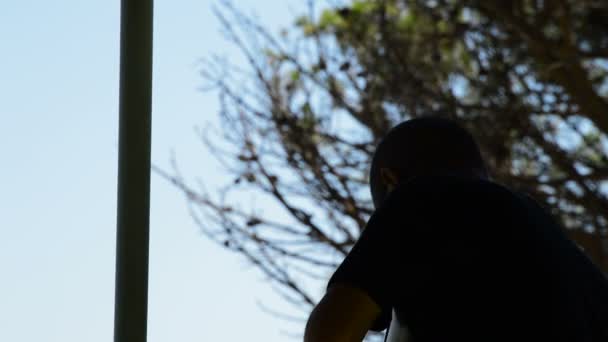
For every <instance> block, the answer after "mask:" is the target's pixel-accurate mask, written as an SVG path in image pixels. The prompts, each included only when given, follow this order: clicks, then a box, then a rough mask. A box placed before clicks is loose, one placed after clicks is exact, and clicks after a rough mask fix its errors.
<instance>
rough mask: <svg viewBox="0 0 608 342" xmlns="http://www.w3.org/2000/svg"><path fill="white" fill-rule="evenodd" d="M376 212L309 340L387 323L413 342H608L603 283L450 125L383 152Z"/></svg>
mask: <svg viewBox="0 0 608 342" xmlns="http://www.w3.org/2000/svg"><path fill="white" fill-rule="evenodd" d="M370 186H371V193H372V198H373V201H374V205H375V207H376V211H375V212H374V214H373V215H372V216H371V217H370V219H369V221H368V222H367V225H366V227H365V229H364V230H363V232H362V234H361V236H360V238H359V240H358V241H357V243H356V244H355V245H354V247H353V248H352V250H351V251H350V253H349V254H348V256H347V257H346V258H345V260H344V261H343V262H342V264H341V265H340V267H339V268H338V269H337V270H336V272H335V273H334V274H333V276H332V277H331V279H330V281H329V284H328V289H327V293H326V294H325V296H324V297H323V299H322V300H321V301H320V302H319V304H318V305H317V307H316V308H315V309H314V310H313V312H312V313H311V315H310V318H309V320H308V323H307V326H306V331H305V337H304V340H305V342H317V341H323V342H334V341H342V342H351V341H361V340H362V339H363V337H364V336H365V334H366V333H367V332H368V330H374V331H382V330H384V329H386V328H387V326H388V325H389V322H390V320H391V312H392V311H393V310H394V312H395V313H396V317H397V321H398V322H399V323H400V324H404V325H407V327H408V329H409V331H410V333H411V337H412V340H413V341H415V342H450V341H468V342H500V341H505V342H506V341H510V342H521V341H539V342H540V341H547V342H549V341H551V342H608V281H607V279H606V277H605V275H604V274H603V273H602V272H601V271H600V270H599V268H598V267H596V265H594V264H593V263H592V262H591V260H590V259H589V258H587V256H586V255H585V254H584V253H583V252H582V251H581V250H580V249H579V248H578V247H577V246H576V245H575V244H574V243H573V242H572V241H571V240H569V239H568V238H567V237H566V236H565V235H564V233H563V231H562V229H561V228H560V226H559V225H558V224H557V222H556V221H555V220H554V219H553V218H552V217H551V216H550V215H549V214H548V213H547V212H546V211H545V210H544V209H543V208H541V206H539V205H538V204H537V203H536V202H535V201H534V200H532V199H531V198H530V197H528V196H527V195H525V194H521V193H517V192H514V191H511V190H509V189H507V188H506V187H504V186H501V185H499V184H497V183H495V182H492V181H491V180H490V179H489V177H488V173H487V171H486V167H485V165H484V162H483V160H482V157H481V155H480V152H479V149H478V147H477V145H476V143H475V141H474V140H473V138H472V137H471V135H470V134H469V133H468V132H467V131H466V130H464V129H462V128H461V127H459V126H458V125H457V124H455V123H454V122H452V121H448V120H445V119H439V118H422V119H414V120H410V121H406V122H403V123H401V124H399V125H397V126H396V127H394V128H393V129H391V131H390V132H389V133H388V134H387V136H386V137H385V138H384V139H383V140H382V141H381V142H380V144H379V145H378V147H377V149H376V152H375V154H374V158H373V161H372V167H371V175H370Z"/></svg>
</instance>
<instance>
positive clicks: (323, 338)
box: [304, 284, 381, 342]
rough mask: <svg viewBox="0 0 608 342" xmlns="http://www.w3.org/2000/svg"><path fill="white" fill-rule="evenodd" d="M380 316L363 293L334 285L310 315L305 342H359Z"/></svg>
mask: <svg viewBox="0 0 608 342" xmlns="http://www.w3.org/2000/svg"><path fill="white" fill-rule="evenodd" d="M380 312H381V309H380V307H379V306H378V305H377V304H376V303H375V302H374V301H373V300H372V299H371V298H370V297H369V296H368V295H367V294H366V293H365V292H363V291H361V290H359V289H357V288H355V287H351V286H348V285H345V284H334V285H332V286H331V287H330V288H329V289H328V291H327V293H326V294H325V296H324V297H323V299H321V301H320V302H319V304H317V306H316V307H315V308H314V310H313V311H312V313H311V314H310V317H309V318H308V322H307V323H306V330H305V332H304V342H361V341H362V340H363V338H364V337H365V335H366V334H367V331H368V330H369V329H370V327H371V326H372V323H373V322H374V320H375V319H376V318H378V316H379V315H380Z"/></svg>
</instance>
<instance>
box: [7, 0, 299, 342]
mask: <svg viewBox="0 0 608 342" xmlns="http://www.w3.org/2000/svg"><path fill="white" fill-rule="evenodd" d="M212 3H213V1H211V0H198V1H194V0H172V1H168V0H164V1H162V0H156V5H155V36H154V38H155V42H154V44H155V45H154V100H153V151H152V161H153V162H154V163H155V164H158V165H161V166H167V165H168V160H169V156H170V152H171V150H175V151H176V153H177V157H178V160H179V163H180V165H181V168H182V169H183V170H185V171H186V173H187V174H189V175H191V176H203V177H205V180H206V181H207V182H208V183H209V184H211V183H219V182H224V181H225V179H224V178H222V173H221V169H220V168H219V167H218V166H217V164H216V163H215V162H214V161H213V159H212V158H211V156H209V155H208V153H206V151H205V149H204V148H203V146H202V145H201V143H200V142H199V141H198V140H197V138H196V136H195V134H194V131H193V127H194V126H195V125H202V124H204V123H206V122H210V123H215V122H216V121H217V117H216V112H217V100H216V97H215V95H214V94H213V93H201V92H200V91H199V90H198V89H197V88H198V87H199V86H201V85H202V84H203V81H202V79H201V78H200V76H199V67H200V66H199V65H198V64H197V63H196V62H197V60H198V59H199V58H201V57H205V56H208V55H209V54H210V53H213V52H221V53H224V54H227V55H228V56H233V57H234V58H235V60H237V61H238V60H239V59H238V57H237V56H236V51H235V49H234V48H233V47H232V46H230V45H229V44H228V43H226V42H225V41H223V40H222V38H221V36H220V35H219V33H218V30H219V24H218V22H217V20H216V19H215V18H214V16H213V14H212V12H211V5H212ZM295 4H297V1H294V0H292V1H287V2H278V1H270V0H265V1H260V0H258V1H254V0H247V1H245V0H239V1H238V6H239V7H240V8H243V9H246V10H255V11H256V12H257V13H258V14H259V16H260V17H261V19H262V20H263V21H264V23H265V25H266V26H267V27H270V28H272V29H273V30H274V31H276V30H278V29H279V27H281V26H285V25H288V24H289V23H290V21H291V18H293V13H294V10H293V8H294V7H296V6H295ZM119 10H120V4H119V1H102V0H90V1H76V0H58V1H52V2H51V1H28V0H19V1H17V0H8V1H3V2H2V8H1V10H0V44H1V46H2V47H1V49H0V51H1V53H0V118H1V124H0V158H1V160H2V162H1V163H0V189H2V190H1V191H2V193H1V195H0V213H1V215H0V272H1V281H0V340H1V341H11V342H12V341H49V342H51V341H58V342H59V341H61V342H72V341H91V342H97V341H110V340H111V339H112V329H113V327H112V324H113V310H114V307H113V305H114V304H113V302H114V262H115V260H114V249H115V220H116V171H117V137H118V58H119V51H118V47H119V31H118V30H119ZM150 253H151V255H150V292H149V293H150V298H149V302H150V304H149V341H151V342H160V341H181V342H187V341H242V340H247V341H267V342H273V341H285V340H289V338H288V337H287V336H286V335H284V334H282V333H281V331H282V330H283V331H288V332H299V329H301V326H299V325H293V324H288V323H287V322H285V321H283V320H280V319H277V318H274V317H272V316H270V315H268V314H265V313H263V312H262V311H261V310H260V309H259V307H258V306H257V304H256V303H257V302H258V301H263V302H264V303H265V304H266V305H268V306H271V307H272V308H276V309H283V310H289V307H288V306H287V305H285V304H284V303H283V302H281V301H280V300H279V299H278V298H277V297H276V296H274V294H273V293H272V291H271V289H270V288H269V286H268V285H267V284H266V283H265V282H264V280H263V277H262V276H261V275H260V274H259V273H258V272H256V271H255V270H254V269H252V268H251V267H249V266H248V265H247V263H246V262H245V261H244V260H242V259H240V258H239V257H238V256H236V255H233V254H230V253H229V252H226V251H224V250H223V249H221V248H220V247H218V246H216V245H214V244H212V243H211V242H209V241H207V240H205V238H204V237H203V236H202V234H200V232H199V231H198V228H197V227H196V226H195V225H194V223H193V222H192V220H191V219H190V217H189V216H188V213H187V210H186V206H185V202H184V199H183V198H182V196H181V195H180V193H178V192H177V191H176V190H175V189H174V188H173V187H171V186H170V185H168V184H167V183H166V182H165V181H163V180H162V179H160V177H158V176H156V175H153V176H152V193H151V250H150Z"/></svg>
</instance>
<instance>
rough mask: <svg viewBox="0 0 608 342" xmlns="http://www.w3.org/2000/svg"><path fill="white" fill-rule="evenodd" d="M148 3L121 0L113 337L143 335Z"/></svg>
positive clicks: (138, 341)
mask: <svg viewBox="0 0 608 342" xmlns="http://www.w3.org/2000/svg"><path fill="white" fill-rule="evenodd" d="M152 7H153V2H152V0H122V1H121V23H120V24H121V26H120V99H119V116H120V118H119V151H118V208H117V223H116V230H117V234H116V288H115V307H114V341H115V342H145V341H146V337H147V336H146V335H147V314H148V249H149V237H150V232H149V213H150V145H151V107H152V16H153V15H152V13H153V10H152Z"/></svg>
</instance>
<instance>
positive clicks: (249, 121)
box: [159, 0, 608, 312]
mask: <svg viewBox="0 0 608 342" xmlns="http://www.w3.org/2000/svg"><path fill="white" fill-rule="evenodd" d="M217 15H218V18H220V19H221V22H222V23H223V28H224V29H225V32H226V35H227V38H228V39H230V40H231V41H232V42H233V43H234V44H235V45H236V46H238V47H239V48H240V50H241V51H242V52H243V54H244V56H245V57H246V59H247V61H248V69H242V68H239V67H238V66H235V65H232V64H230V63H229V62H227V61H225V60H222V59H221V58H211V59H209V60H208V63H207V65H206V68H205V70H204V76H205V78H206V79H207V80H208V81H210V82H212V85H213V86H214V89H215V90H216V91H218V93H219V96H220V99H221V104H222V106H221V112H220V115H221V118H222V122H223V136H221V137H220V138H217V137H216V138H213V137H212V136H211V134H209V132H201V135H202V138H203V139H204V141H205V142H206V143H207V145H208V146H209V147H210V149H211V151H213V152H214V153H215V154H216V156H217V157H218V158H219V159H221V160H222V161H223V162H224V165H225V166H226V168H227V170H228V171H229V172H230V173H231V174H232V175H234V177H235V178H234V179H235V180H234V182H233V183H231V184H228V185H227V186H226V188H225V190H224V191H223V192H222V193H221V194H220V195H221V196H220V199H214V198H213V197H212V196H211V195H210V194H209V193H207V192H205V191H202V190H197V189H196V188H194V187H193V186H191V185H189V184H188V182H187V180H185V179H183V178H182V177H180V176H179V173H177V172H174V173H172V174H170V173H167V172H163V171H159V172H163V173H162V174H163V175H164V176H165V177H167V178H168V179H170V180H171V181H172V182H173V183H174V184H175V185H176V186H177V188H178V189H180V191H182V192H183V193H184V194H185V195H186V196H187V198H188V200H189V203H190V204H191V208H192V210H193V211H192V212H193V217H194V219H195V220H197V222H198V223H199V224H200V226H201V228H202V230H203V232H205V233H206V234H207V236H208V237H209V238H211V239H213V240H215V241H217V242H218V243H221V244H223V245H224V246H225V247H226V248H228V249H231V250H233V251H235V252H237V253H240V254H241V255H243V256H245V257H246V258H248V259H249V260H250V261H251V262H252V263H253V264H254V265H256V266H257V267H258V268H259V269H260V270H261V271H262V272H264V273H265V274H266V275H268V277H269V279H271V281H272V283H273V284H274V285H275V286H276V288H277V291H279V292H280V293H281V294H282V295H283V296H284V297H285V299H286V300H288V301H290V302H292V303H293V304H294V305H295V306H296V307H298V308H303V309H304V310H305V311H306V312H307V310H309V309H310V308H311V307H312V306H313V305H314V304H315V300H316V299H315V298H316V297H317V295H318V292H319V291H318V288H316V287H315V286H318V285H319V284H320V283H322V285H323V284H324V281H326V280H327V276H328V275H329V274H330V273H331V272H332V271H333V270H334V269H335V267H337V265H338V264H339V262H340V261H341V259H342V258H343V257H344V256H345V255H346V254H347V252H348V250H349V248H350V246H351V245H352V244H353V243H354V242H355V241H356V239H357V237H358V235H359V233H360V231H361V230H362V229H363V228H364V226H365V223H366V220H367V219H368V217H369V216H370V215H371V213H372V212H373V206H372V203H371V199H370V194H369V190H368V171H369V163H370V159H371V156H372V153H373V151H374V147H375V145H376V144H377V143H378V141H379V139H380V138H381V137H382V136H383V135H384V134H385V133H386V132H387V131H388V129H389V128H390V127H391V126H393V125H395V124H396V123H398V122H400V121H403V120H405V119H407V118H413V117H418V116H424V115H441V116H446V117H450V118H453V119H455V120H458V121H459V122H460V123H461V124H462V125H463V126H465V127H466V128H468V129H469V130H470V131H471V132H472V133H473V135H474V136H475V138H476V139H477V140H478V142H479V143H480V145H481V148H482V152H483V154H484V157H485V159H486V160H487V162H488V164H489V168H490V171H491V174H492V177H493V179H495V180H496V181H498V182H500V183H502V184H505V185H507V186H509V187H511V188H514V189H516V190H519V191H524V192H527V193H528V194H530V195H532V197H534V198H535V199H536V200H537V201H539V202H540V203H541V204H543V205H544V206H546V207H547V208H548V209H550V211H551V212H552V213H553V214H554V215H555V217H556V218H558V219H559V220H560V221H561V223H562V224H563V226H564V228H565V230H566V232H567V233H568V234H569V235H570V236H571V237H572V238H573V239H574V240H575V241H576V242H578V244H579V245H580V246H581V247H582V248H584V250H585V251H586V252H587V253H588V254H589V255H590V257H591V258H592V259H593V260H594V261H595V262H596V263H597V264H598V265H600V266H601V267H602V269H603V270H604V271H606V272H608V257H607V256H606V253H607V252H608V247H607V241H608V240H607V237H606V236H607V232H608V139H607V138H608V137H607V135H606V134H607V132H608V3H607V2H605V1H593V0H556V1H533V0H514V1H501V0H484V1H481V0H478V1H474V0H470V1H456V0H417V1H412V0H403V1H397V0H385V1H380V0H378V1H372V0H353V1H349V2H348V3H346V4H342V5H333V6H325V7H324V8H323V9H319V8H317V7H316V6H315V5H314V4H313V3H312V1H311V2H310V3H309V11H308V13H307V14H306V15H303V16H301V17H299V18H297V19H296V20H295V23H294V26H293V27H291V28H290V29H286V30H284V31H282V32H281V34H279V35H278V36H275V35H273V34H271V33H270V32H268V30H267V29H265V28H264V26H263V25H261V24H259V23H258V22H256V21H255V20H254V19H252V18H251V17H249V16H246V15H244V14H243V13H241V12H239V10H238V9H236V8H235V7H233V6H232V5H231V4H230V3H224V6H223V7H222V9H221V10H219V11H217ZM214 139H215V140H214ZM220 143H221V144H224V145H225V146H227V148H225V149H220V148H219V147H218V145H219V144H220ZM244 189H248V190H249V191H253V192H254V193H256V194H258V196H260V198H266V199H269V200H271V201H273V203H275V204H276V205H277V208H280V209H281V210H282V211H283V213H282V214H281V215H282V216H277V213H269V214H265V215H260V214H256V213H253V211H251V210H247V209H254V208H252V206H250V207H249V208H245V209H243V208H237V207H235V206H234V205H231V204H230V202H229V201H225V196H227V194H228V192H230V191H244ZM223 199H224V200H223ZM285 214H286V215H285ZM279 217H281V218H283V219H279ZM311 284H312V285H311Z"/></svg>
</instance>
